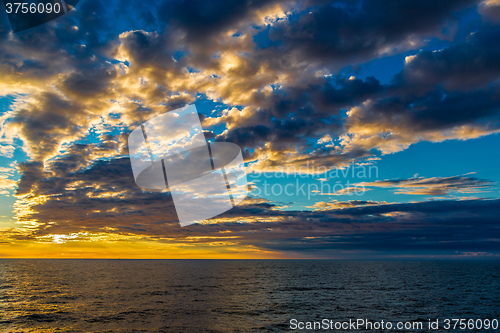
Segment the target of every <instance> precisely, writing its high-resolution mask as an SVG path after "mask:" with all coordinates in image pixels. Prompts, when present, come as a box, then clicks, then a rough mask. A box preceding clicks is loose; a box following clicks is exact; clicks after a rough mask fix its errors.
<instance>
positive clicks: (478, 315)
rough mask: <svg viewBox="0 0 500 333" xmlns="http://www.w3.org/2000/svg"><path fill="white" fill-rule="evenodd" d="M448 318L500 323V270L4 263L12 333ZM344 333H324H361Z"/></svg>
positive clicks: (246, 328) (2, 289)
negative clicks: (498, 321)
mask: <svg viewBox="0 0 500 333" xmlns="http://www.w3.org/2000/svg"><path fill="white" fill-rule="evenodd" d="M447 318H463V319H467V320H469V319H481V320H482V319H489V320H490V321H491V320H493V319H495V318H496V319H497V320H500V262H495V261H336V260H34V259H33V260H18V259H12V260H9V259H5V260H0V330H1V331H2V332H286V331H301V332H302V331H306V332H307V331H313V330H307V329H306V328H307V326H306V325H308V324H307V323H308V322H309V324H310V325H312V324H311V323H313V322H321V321H323V320H327V321H329V323H330V324H331V325H333V323H334V322H348V321H349V320H351V322H352V321H355V320H359V319H361V320H366V321H370V322H378V323H380V321H382V320H384V321H385V322H392V323H393V324H395V323H396V322H401V323H403V322H404V323H406V322H411V323H414V322H421V323H423V324H424V326H423V328H422V329H421V328H418V327H417V328H415V329H413V328H412V329H405V330H397V329H394V328H393V329H391V330H387V327H386V329H373V330H368V331H373V332H375V331H377V332H382V331H383V332H385V331H387V332H436V330H430V329H429V328H428V326H427V325H428V323H429V320H431V321H435V320H436V319H438V320H440V322H439V325H441V326H440V327H443V326H442V325H444V320H445V319H447ZM291 323H294V325H292V324H291ZM300 323H301V324H300ZM481 323H482V325H484V322H481ZM491 323H493V322H490V324H491ZM372 324H373V323H372ZM297 325H302V326H300V327H302V328H303V329H302V330H299V329H298V328H299V326H297ZM333 327H334V326H332V327H329V328H325V327H323V328H324V329H318V330H316V331H318V332H320V331H330V332H333V331H345V332H353V331H359V330H360V329H356V330H353V329H352V327H351V328H347V329H344V330H342V329H340V330H335V329H333ZM292 328H297V329H296V330H292ZM316 328H318V327H316ZM443 331H450V332H451V331H457V332H471V331H478V332H479V331H482V332H484V331H486V330H485V329H484V326H483V329H477V328H475V329H468V330H463V329H460V328H457V327H455V330H454V329H452V328H450V329H449V330H444V329H440V330H439V332H443ZM488 331H490V332H495V331H499V330H498V329H497V330H493V329H489V330H488Z"/></svg>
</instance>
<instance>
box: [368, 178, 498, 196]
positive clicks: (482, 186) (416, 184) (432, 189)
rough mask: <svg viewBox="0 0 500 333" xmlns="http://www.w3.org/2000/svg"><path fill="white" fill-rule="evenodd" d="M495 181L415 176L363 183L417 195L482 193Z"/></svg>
mask: <svg viewBox="0 0 500 333" xmlns="http://www.w3.org/2000/svg"><path fill="white" fill-rule="evenodd" d="M494 184H495V183H494V182H492V181H490V180H485V179H478V178H475V177H471V176H454V177H433V178H424V177H414V178H410V179H388V180H378V181H374V182H371V183H361V184H358V185H363V186H364V187H386V188H394V189H397V192H396V193H402V194H417V195H447V194H450V193H480V192H482V191H484V190H488V189H491V188H492V187H493V186H494Z"/></svg>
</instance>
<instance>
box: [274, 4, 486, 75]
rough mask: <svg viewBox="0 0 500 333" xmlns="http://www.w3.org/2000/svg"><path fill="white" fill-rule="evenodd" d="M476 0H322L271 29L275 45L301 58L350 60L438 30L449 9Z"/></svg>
mask: <svg viewBox="0 0 500 333" xmlns="http://www.w3.org/2000/svg"><path fill="white" fill-rule="evenodd" d="M474 3H476V1H466V0H465V1H455V0H449V1H439V2H435V1H430V0H426V1H397V0H391V1H379V0H368V1H355V2H353V1H336V2H334V3H329V2H320V5H318V6H314V5H313V6H312V7H309V8H308V9H306V11H305V13H304V14H303V15H300V16H298V17H296V18H295V19H292V20H287V21H283V22H280V23H279V24H277V25H275V26H273V27H272V28H271V30H270V32H269V38H270V39H271V40H272V41H278V42H279V46H276V47H275V48H277V49H282V50H283V51H284V52H293V53H294V54H295V55H299V56H300V57H301V58H302V60H305V61H307V60H309V61H317V60H319V61H321V62H323V63H329V64H332V65H333V66H335V65H336V66H337V68H338V64H335V62H340V63H343V64H345V63H350V64H352V63H353V62H357V61H360V60H363V59H367V58H372V57H378V56H380V55H381V54H383V53H392V52H394V51H396V50H397V51H398V52H401V51H402V50H405V49H407V48H409V47H410V46H409V45H407V44H408V43H410V44H411V41H414V42H419V41H420V40H419V39H420V38H421V36H419V35H424V34H426V33H434V34H435V33H436V32H439V30H440V29H441V27H442V25H443V24H444V23H445V22H446V21H448V20H450V19H452V18H453V17H452V16H451V13H452V12H453V11H456V10H459V9H461V8H464V7H465V6H467V5H472V4H474Z"/></svg>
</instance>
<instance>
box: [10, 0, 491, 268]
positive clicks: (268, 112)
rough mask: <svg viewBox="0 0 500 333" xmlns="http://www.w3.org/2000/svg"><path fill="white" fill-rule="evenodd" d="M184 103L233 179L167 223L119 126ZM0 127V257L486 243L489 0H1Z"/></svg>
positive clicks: (338, 250)
mask: <svg viewBox="0 0 500 333" xmlns="http://www.w3.org/2000/svg"><path fill="white" fill-rule="evenodd" d="M189 104H195V105H196V107H197V109H198V112H199V113H200V114H201V116H200V118H201V120H202V122H201V123H202V125H203V128H204V131H205V137H206V139H207V140H209V141H211V142H216V141H227V142H233V143H235V144H237V145H239V146H240V147H241V149H242V151H243V156H244V159H245V162H246V165H247V173H248V180H249V182H250V185H251V191H250V192H249V197H248V198H247V199H246V200H245V201H243V202H242V203H241V204H240V205H239V206H238V207H236V208H233V209H232V210H230V211H228V212H226V213H224V214H222V215H219V216H217V217H216V218H213V219H210V220H207V221H205V222H203V223H201V224H194V225H191V226H188V227H183V228H181V227H179V222H178V218H177V215H176V212H175V209H174V205H173V201H172V198H171V195H170V193H169V192H168V191H164V192H154V191H145V190H142V189H141V188H140V187H138V186H137V185H136V184H135V182H134V178H133V174H132V169H131V164H130V160H129V155H128V147H127V137H128V134H129V133H130V132H131V131H132V130H133V129H134V128H136V127H137V126H139V125H140V124H141V123H144V122H145V121H147V120H149V119H152V118H154V117H155V116H158V115H161V114H164V113H165V112H168V111H171V110H174V109H177V108H180V107H183V106H186V105H189ZM0 126H1V127H0V258H31V257H32V258H354V259H358V258H369V259H371V258H470V257H475V258H476V257H477V258H493V257H496V258H498V257H500V187H499V182H500V173H499V169H500V167H499V166H500V154H499V150H500V149H499V147H500V135H499V134H498V133H499V132H500V0H483V1H467V0H439V1H430V0H423V1H400V0H389V1H387V0H358V1H333V2H329V1H322V0H304V1H302V0H298V1H273V0H269V1H268V0H252V1H250V0H248V1H232V0H225V1H222V0H221V1H219V0H204V1H149V0H146V1H137V0H133V1H130V0H121V1H118V0H113V1H102V0H93V1H89V0H81V1H80V2H79V3H78V5H77V6H76V7H75V9H73V10H72V11H70V12H68V13H67V14H66V15H63V16H61V17H59V18H57V19H55V20H53V21H51V22H49V23H47V24H44V25H41V26H38V27H35V28H32V29H29V30H26V31H23V32H18V33H15V34H14V33H13V32H12V31H11V27H10V25H9V21H8V18H7V15H6V14H4V13H3V12H2V14H0ZM325 171H326V172H325ZM287 185H288V187H287ZM285 188H286V189H288V192H287V193H285V191H284V189H285ZM280 190H281V191H280Z"/></svg>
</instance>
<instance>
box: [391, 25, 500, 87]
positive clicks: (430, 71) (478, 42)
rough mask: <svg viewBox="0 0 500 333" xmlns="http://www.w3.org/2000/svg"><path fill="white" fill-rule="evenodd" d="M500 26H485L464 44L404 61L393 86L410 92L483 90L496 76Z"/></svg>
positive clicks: (499, 72)
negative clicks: (405, 62) (435, 89)
mask: <svg viewBox="0 0 500 333" xmlns="http://www.w3.org/2000/svg"><path fill="white" fill-rule="evenodd" d="M499 39H500V26H492V25H489V24H486V25H485V26H483V27H482V28H481V29H480V30H479V31H475V32H473V33H471V34H470V35H469V36H468V37H467V42H466V43H459V44H456V45H451V46H450V47H448V48H445V49H442V50H438V51H421V52H419V53H418V54H417V55H415V56H412V57H408V58H407V64H406V66H405V69H404V70H403V71H402V72H401V73H399V74H398V75H397V76H396V77H395V78H394V79H393V84H394V86H396V87H398V86H402V87H403V88H405V89H407V90H408V91H411V92H418V91H422V90H424V91H425V90H429V89H432V88H434V87H435V85H439V86H441V87H443V88H444V89H446V90H451V91H456V90H475V89H479V88H484V87H485V85H487V84H488V83H489V82H492V81H498V77H499V76H500V47H499V46H498V43H495V42H494V41H496V40H499Z"/></svg>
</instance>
